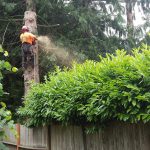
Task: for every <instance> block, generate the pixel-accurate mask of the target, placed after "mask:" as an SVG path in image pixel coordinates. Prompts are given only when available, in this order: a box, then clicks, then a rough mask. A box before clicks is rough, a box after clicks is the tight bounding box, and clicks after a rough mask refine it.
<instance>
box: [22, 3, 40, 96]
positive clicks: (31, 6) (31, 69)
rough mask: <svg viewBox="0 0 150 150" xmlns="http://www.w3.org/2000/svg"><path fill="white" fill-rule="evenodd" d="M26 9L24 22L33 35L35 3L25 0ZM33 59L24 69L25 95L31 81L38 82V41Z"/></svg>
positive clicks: (34, 32) (35, 26)
mask: <svg viewBox="0 0 150 150" xmlns="http://www.w3.org/2000/svg"><path fill="white" fill-rule="evenodd" d="M26 5H27V11H26V12H25V13H24V24H25V26H27V27H29V30H30V32H31V33H33V34H34V35H36V34H37V23H36V13H35V11H33V10H35V3H34V1H33V0H26ZM33 51H34V60H33V61H32V62H31V63H29V64H27V66H26V68H25V70H24V88H25V93H24V94H25V95H26V94H27V92H28V90H29V89H30V86H31V82H39V67H38V43H36V44H35V45H34V46H33Z"/></svg>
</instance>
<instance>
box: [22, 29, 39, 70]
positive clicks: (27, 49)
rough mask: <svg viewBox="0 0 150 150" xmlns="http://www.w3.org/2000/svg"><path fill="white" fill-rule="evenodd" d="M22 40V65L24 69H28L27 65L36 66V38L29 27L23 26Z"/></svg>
mask: <svg viewBox="0 0 150 150" xmlns="http://www.w3.org/2000/svg"><path fill="white" fill-rule="evenodd" d="M20 40H21V42H22V57H23V59H22V61H23V62H22V64H23V68H26V66H27V64H29V63H30V64H31V65H32V64H34V50H33V45H35V43H36V40H37V38H36V36H35V35H34V34H32V33H30V32H29V28H28V27H27V26H23V27H22V29H21V35H20Z"/></svg>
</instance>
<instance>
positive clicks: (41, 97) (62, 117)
mask: <svg viewBox="0 0 150 150" xmlns="http://www.w3.org/2000/svg"><path fill="white" fill-rule="evenodd" d="M18 113H19V115H20V118H21V120H22V121H23V123H24V124H26V125H27V126H41V125H45V124H49V123H50V122H59V123H64V124H67V123H74V124H80V125H84V124H103V123H105V122H108V121H110V120H120V121H128V122H132V123H137V122H139V121H143V122H148V121H149V120H150V47H149V46H147V45H144V44H143V46H141V47H139V48H136V49H134V50H133V51H132V54H131V55H127V54H126V52H125V51H124V50H117V51H116V54H114V55H112V54H107V56H106V57H105V58H103V57H101V56H100V61H99V62H95V61H91V60H87V61H86V62H85V63H83V64H77V63H74V64H73V66H72V69H70V70H68V69H64V70H60V69H59V68H57V69H56V71H55V73H51V74H49V75H48V77H47V78H46V80H45V83H41V84H34V85H32V88H31V90H30V91H29V93H28V95H27V96H26V98H25V101H24V106H23V107H22V108H20V109H19V111H18Z"/></svg>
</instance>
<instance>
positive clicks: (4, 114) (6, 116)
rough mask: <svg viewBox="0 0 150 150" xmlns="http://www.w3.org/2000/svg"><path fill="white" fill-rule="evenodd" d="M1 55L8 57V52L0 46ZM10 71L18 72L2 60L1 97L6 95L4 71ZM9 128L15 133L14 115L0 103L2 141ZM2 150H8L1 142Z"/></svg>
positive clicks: (0, 147)
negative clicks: (3, 85) (3, 81)
mask: <svg viewBox="0 0 150 150" xmlns="http://www.w3.org/2000/svg"><path fill="white" fill-rule="evenodd" d="M0 54H2V55H3V56H5V57H7V56H8V52H7V51H4V50H3V49H2V47H1V45H0ZM3 70H8V71H11V70H12V71H14V70H15V71H16V70H17V68H15V67H12V66H11V65H10V63H9V62H7V61H4V60H0V97H1V96H2V95H3V94H4V92H3V87H2V78H3V76H2V71H3ZM6 126H7V128H9V129H10V130H11V131H13V132H15V130H14V122H13V120H12V114H11V112H10V111H9V110H7V108H6V105H5V103H3V102H0V139H1V140H2V138H4V137H5V128H6ZM0 149H1V150H8V149H7V148H6V147H5V145H3V144H2V142H0Z"/></svg>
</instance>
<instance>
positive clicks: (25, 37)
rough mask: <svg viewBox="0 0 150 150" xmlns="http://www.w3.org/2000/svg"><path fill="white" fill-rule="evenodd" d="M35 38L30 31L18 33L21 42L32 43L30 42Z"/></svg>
mask: <svg viewBox="0 0 150 150" xmlns="http://www.w3.org/2000/svg"><path fill="white" fill-rule="evenodd" d="M35 39H36V36H35V35H33V34H32V33H30V32H24V33H22V34H21V35H20V40H21V42H22V43H25V42H26V43H29V44H32V42H33V41H35Z"/></svg>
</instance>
